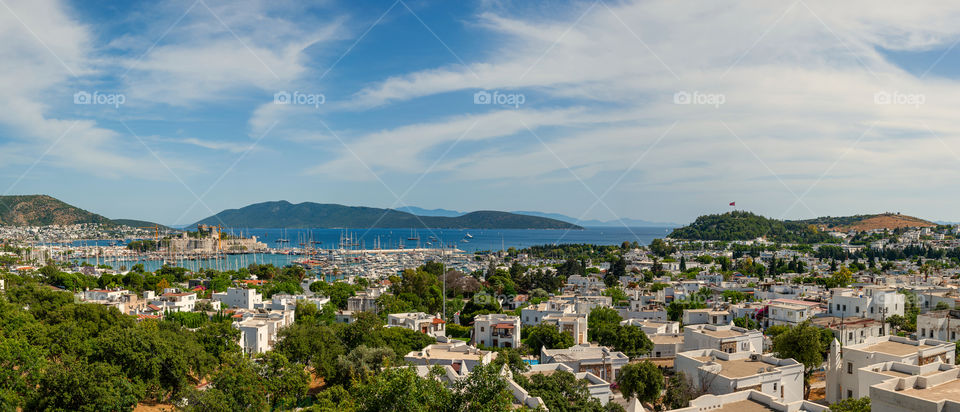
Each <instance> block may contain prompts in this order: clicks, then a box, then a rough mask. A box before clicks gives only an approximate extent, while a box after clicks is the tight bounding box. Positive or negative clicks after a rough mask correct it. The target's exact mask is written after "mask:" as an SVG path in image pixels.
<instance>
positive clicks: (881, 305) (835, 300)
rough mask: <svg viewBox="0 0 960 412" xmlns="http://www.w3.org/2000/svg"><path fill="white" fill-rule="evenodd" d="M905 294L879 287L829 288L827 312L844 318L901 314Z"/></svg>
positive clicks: (904, 303)
mask: <svg viewBox="0 0 960 412" xmlns="http://www.w3.org/2000/svg"><path fill="white" fill-rule="evenodd" d="M906 302H907V301H906V296H904V295H901V294H899V293H897V291H896V290H893V289H888V288H879V287H867V288H863V289H841V288H836V289H831V290H830V299H829V300H828V309H827V313H828V314H830V315H831V316H838V317H844V318H851V317H861V318H871V319H881V318H883V317H890V316H893V315H900V316H903V312H904V309H905V308H906Z"/></svg>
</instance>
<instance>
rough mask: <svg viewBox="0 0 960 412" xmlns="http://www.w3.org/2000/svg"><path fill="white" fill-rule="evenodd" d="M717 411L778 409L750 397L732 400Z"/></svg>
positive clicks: (752, 411) (757, 411) (764, 411)
mask: <svg viewBox="0 0 960 412" xmlns="http://www.w3.org/2000/svg"><path fill="white" fill-rule="evenodd" d="M714 410H715V411H721V412H767V411H776V409H772V408H770V407H768V406H766V405H764V404H761V403H757V402H754V401H752V400H750V399H747V400H745V401H740V402H732V403H728V404H726V405H723V406H721V407H720V409H714Z"/></svg>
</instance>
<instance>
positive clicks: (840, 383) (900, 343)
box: [826, 335, 956, 403]
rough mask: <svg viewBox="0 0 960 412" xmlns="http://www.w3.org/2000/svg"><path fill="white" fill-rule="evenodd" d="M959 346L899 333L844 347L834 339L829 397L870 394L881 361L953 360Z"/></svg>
mask: <svg viewBox="0 0 960 412" xmlns="http://www.w3.org/2000/svg"><path fill="white" fill-rule="evenodd" d="M955 350H956V346H955V345H954V344H953V343H950V342H943V341H938V340H933V339H921V340H919V341H916V340H910V339H907V338H902V337H899V336H889V335H888V336H882V337H879V338H874V339H867V341H866V342H865V343H861V344H858V345H850V346H845V347H843V349H842V352H841V348H840V342H839V341H837V340H836V339H834V341H833V343H832V344H831V345H830V356H829V359H828V360H827V372H826V381H827V382H826V392H827V396H826V400H827V402H829V403H835V402H838V401H840V400H843V399H847V398H861V397H864V396H868V394H869V388H870V386H871V385H874V384H877V383H880V380H879V379H871V377H872V376H873V375H871V374H870V373H873V371H874V370H879V369H880V367H879V366H878V365H879V364H883V363H886V362H897V363H903V364H907V365H917V366H923V365H926V364H930V363H935V362H941V363H946V364H951V365H952V364H953V363H954V358H955Z"/></svg>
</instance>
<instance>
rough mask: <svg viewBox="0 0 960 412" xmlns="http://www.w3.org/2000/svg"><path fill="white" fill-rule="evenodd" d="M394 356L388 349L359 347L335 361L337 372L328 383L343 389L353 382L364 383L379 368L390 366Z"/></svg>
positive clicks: (391, 350)
mask: <svg viewBox="0 0 960 412" xmlns="http://www.w3.org/2000/svg"><path fill="white" fill-rule="evenodd" d="M395 356H396V355H395V354H394V352H393V349H390V348H368V347H366V346H364V345H360V346H358V347H356V348H354V349H353V350H352V351H350V353H348V354H346V355H340V357H339V358H338V359H337V370H336V374H335V375H334V378H332V379H330V381H331V382H332V383H334V384H339V385H342V386H343V387H345V388H349V387H350V386H352V384H353V382H366V381H367V380H368V379H369V378H370V377H372V376H373V375H374V374H375V373H376V372H378V371H379V370H380V369H381V368H383V367H387V366H390V363H391V361H393V358H394V357H395Z"/></svg>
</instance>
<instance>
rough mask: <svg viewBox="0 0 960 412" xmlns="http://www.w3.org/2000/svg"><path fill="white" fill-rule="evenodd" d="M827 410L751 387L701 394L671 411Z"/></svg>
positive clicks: (826, 411)
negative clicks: (790, 400)
mask: <svg viewBox="0 0 960 412" xmlns="http://www.w3.org/2000/svg"><path fill="white" fill-rule="evenodd" d="M829 410H830V409H829V408H827V407H826V406H823V405H818V404H815V403H813V402H810V401H796V402H792V403H782V402H778V401H777V400H776V398H775V397H773V396H770V395H767V394H764V393H762V392H759V391H755V390H752V389H751V390H745V391H740V392H734V393H728V394H726V395H711V394H706V395H702V396H700V397H699V398H697V399H694V400H692V401H690V406H688V407H686V408H680V409H673V410H671V412H704V411H711V412H752V411H784V412H828V411H829Z"/></svg>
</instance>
